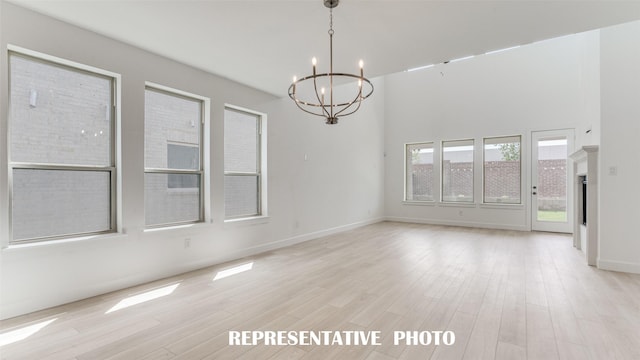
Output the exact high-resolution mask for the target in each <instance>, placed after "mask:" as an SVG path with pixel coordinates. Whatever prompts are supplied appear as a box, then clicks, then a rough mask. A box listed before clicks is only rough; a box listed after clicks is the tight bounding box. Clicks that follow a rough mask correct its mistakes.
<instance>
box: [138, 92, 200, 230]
mask: <svg viewBox="0 0 640 360" xmlns="http://www.w3.org/2000/svg"><path fill="white" fill-rule="evenodd" d="M206 100H207V99H206V98H203V97H200V96H198V95H194V94H188V93H185V92H183V91H179V90H174V89H169V88H165V87H160V86H147V88H146V89H145V106H144V109H145V113H144V164H145V174H144V195H145V198H144V199H145V200H144V201H145V224H146V226H149V227H158V226H168V225H174V224H181V223H193V222H199V221H202V220H203V218H204V210H203V187H202V185H203V179H202V178H203V162H202V139H203V137H202V136H203V131H202V128H203V123H204V102H205V101H206Z"/></svg>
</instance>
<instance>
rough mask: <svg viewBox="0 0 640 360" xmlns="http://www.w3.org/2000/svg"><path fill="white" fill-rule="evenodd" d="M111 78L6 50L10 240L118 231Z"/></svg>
mask: <svg viewBox="0 0 640 360" xmlns="http://www.w3.org/2000/svg"><path fill="white" fill-rule="evenodd" d="M27 54H29V55H27ZM117 78H118V75H116V74H112V73H108V72H106V71H103V70H99V69H95V68H92V67H89V66H85V65H82V64H76V63H72V62H70V61H66V60H62V59H58V58H54V57H52V56H47V55H43V54H37V53H35V52H30V51H28V50H20V51H10V52H9V104H10V106H9V109H10V112H9V123H10V125H9V128H10V134H9V143H10V145H9V148H10V159H9V167H10V170H9V171H10V172H9V176H10V181H9V183H10V184H11V189H10V191H11V205H10V208H11V242H12V243H20V242H31V241H38V240H44V239H56V238H62V237H69V236H77V235H85V234H96V233H103V232H112V231H115V230H116V213H115V212H116V204H115V202H116V200H115V199H116V168H115V145H114V143H115V141H114V138H115V131H116V129H115V123H116V121H115V113H116V112H115V111H114V110H115V104H116V101H115V100H116V99H115V88H116V86H115V84H116V79H117Z"/></svg>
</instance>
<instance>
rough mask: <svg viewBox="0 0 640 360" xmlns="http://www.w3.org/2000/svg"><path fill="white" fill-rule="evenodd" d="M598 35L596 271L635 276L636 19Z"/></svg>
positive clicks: (639, 104)
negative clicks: (599, 136) (599, 110)
mask: <svg viewBox="0 0 640 360" xmlns="http://www.w3.org/2000/svg"><path fill="white" fill-rule="evenodd" d="M600 32H601V39H600V42H601V49H602V51H601V58H600V61H601V68H600V69H601V75H600V76H601V82H602V89H601V99H602V103H601V107H602V115H601V116H602V124H601V126H602V139H601V146H600V161H599V163H600V169H599V172H600V195H599V202H600V209H599V214H600V228H599V229H600V232H599V239H600V248H599V251H598V255H599V259H598V267H600V268H602V269H608V270H616V271H626V272H633V273H640V236H639V235H638V220H639V219H640V205H639V200H640V186H638V184H639V182H640V157H639V156H638V154H639V153H640V152H639V150H638V140H639V139H640V68H639V67H638V66H639V64H640V46H639V45H638V44H640V21H636V22H632V23H628V24H622V25H618V26H613V27H609V28H604V29H602V30H601V31H600Z"/></svg>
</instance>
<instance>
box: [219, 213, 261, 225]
mask: <svg viewBox="0 0 640 360" xmlns="http://www.w3.org/2000/svg"><path fill="white" fill-rule="evenodd" d="M267 223H269V217H268V216H263V215H260V216H251V217H244V218H237V219H227V220H225V221H224V225H225V227H226V226H245V225H261V224H267Z"/></svg>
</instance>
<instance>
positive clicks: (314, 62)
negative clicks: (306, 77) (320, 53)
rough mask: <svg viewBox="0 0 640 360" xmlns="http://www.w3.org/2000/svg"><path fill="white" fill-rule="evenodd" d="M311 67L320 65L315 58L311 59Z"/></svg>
mask: <svg viewBox="0 0 640 360" xmlns="http://www.w3.org/2000/svg"><path fill="white" fill-rule="evenodd" d="M311 65H313V66H316V65H318V59H316V58H315V56H314V57H313V59H311Z"/></svg>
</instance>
